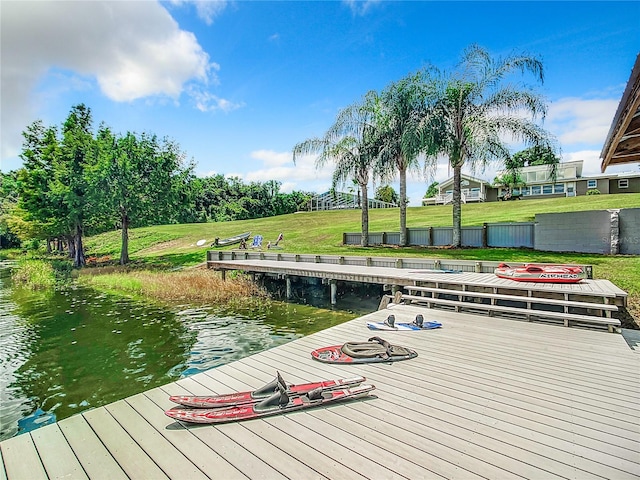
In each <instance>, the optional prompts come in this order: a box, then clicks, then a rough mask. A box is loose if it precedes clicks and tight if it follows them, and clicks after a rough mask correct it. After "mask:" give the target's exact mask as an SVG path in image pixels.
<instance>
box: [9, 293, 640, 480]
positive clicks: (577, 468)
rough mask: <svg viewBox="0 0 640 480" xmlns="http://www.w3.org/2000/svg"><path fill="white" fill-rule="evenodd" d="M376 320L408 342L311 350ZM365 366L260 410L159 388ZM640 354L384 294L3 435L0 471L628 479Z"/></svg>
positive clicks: (389, 336) (621, 343)
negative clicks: (187, 414) (334, 361)
mask: <svg viewBox="0 0 640 480" xmlns="http://www.w3.org/2000/svg"><path fill="white" fill-rule="evenodd" d="M389 313H394V315H395V316H396V321H398V322H402V321H411V320H412V319H413V318H414V317H415V315H416V314H417V313H423V314H424V315H425V319H426V320H438V321H440V322H442V324H443V327H442V328H441V329H438V330H429V331H421V332H376V333H378V334H379V336H381V337H382V338H385V339H386V340H388V341H389V342H391V343H392V344H397V345H404V346H408V347H410V348H413V349H415V350H416V351H417V352H418V354H419V356H418V357H417V358H416V359H413V360H409V361H405V362H398V363H394V364H375V365H372V364H370V365H363V366H356V365H350V366H336V365H328V364H323V363H319V362H316V361H314V360H312V359H311V357H310V354H309V353H310V351H311V350H313V349H315V348H317V347H321V346H326V345H335V344H342V343H344V342H346V341H363V340H366V339H367V338H369V337H370V336H372V334H373V333H374V332H371V331H370V330H368V329H367V328H366V326H365V323H366V321H367V320H372V321H382V320H383V319H384V318H386V316H387V315H388V314H389ZM276 371H279V372H280V373H281V374H282V375H283V377H284V378H285V379H286V380H287V381H290V382H294V383H299V382H305V381H312V380H315V379H329V378H338V377H352V376H354V375H364V376H366V377H367V379H368V383H372V384H374V385H375V386H376V387H377V389H376V390H375V391H374V392H373V393H374V395H372V396H371V398H368V399H362V400H355V401H352V402H348V403H343V404H336V405H333V406H330V407H326V408H320V409H315V410H307V411H302V412H296V413H290V414H287V415H281V416H274V417H270V418H266V419H258V420H252V421H247V422H241V423H232V424H226V425H220V426H217V427H213V426H191V427H189V426H184V425H181V424H179V423H176V422H174V421H172V420H171V419H169V418H168V417H166V416H165V415H164V413H163V411H164V409H166V408H169V407H171V406H172V405H171V404H170V402H169V400H168V396H169V395H170V394H187V393H193V394H206V393H212V392H216V393H226V392H230V391H238V390H247V389H253V388H257V387H259V386H262V385H263V384H264V383H266V382H268V381H270V380H272V378H273V377H274V375H275V372H276ZM638 405H640V355H638V354H637V353H634V352H633V350H631V348H630V347H629V346H628V345H627V343H626V342H625V340H624V338H623V336H622V335H612V334H608V333H605V332H602V331H594V330H587V329H576V328H563V327H560V326H556V325H547V324H542V323H529V322H521V321H516V320H510V319H504V318H490V317H487V316H480V315H471V314H468V313H454V312H447V311H443V310H427V309H425V308H424V307H420V306H415V305H393V304H392V305H391V306H390V307H389V309H386V310H380V311H377V312H374V313H372V314H370V315H367V316H365V317H361V318H357V319H354V320H352V321H350V322H347V323H345V324H342V325H338V326H336V327H332V328H330V329H327V330H324V331H321V332H319V333H316V334H313V335H310V336H308V337H304V338H301V339H298V340H295V341H293V342H290V343H288V344H286V345H282V346H279V347H276V348H273V349H271V350H268V351H266V352H263V353H259V354H256V355H252V356H250V357H248V358H245V359H243V360H240V361H236V362H233V363H231V364H228V365H225V366H222V367H219V368H216V369H212V370H209V371H207V372H204V373H200V374H198V375H194V376H192V377H189V378H186V379H183V380H180V381H178V382H175V383H171V384H169V385H166V386H164V387H161V388H156V389H153V390H150V391H147V392H144V393H142V394H139V395H135V396H133V397H130V398H127V399H124V400H121V401H119V402H116V403H113V404H110V405H108V406H106V407H101V408H97V409H94V410H90V411H87V412H84V413H82V414H79V415H76V416H74V417H71V418H68V419H65V420H62V421H60V422H58V423H57V424H55V425H50V426H46V427H43V428H40V429H38V430H35V431H33V432H31V433H29V434H23V435H20V436H17V437H14V438H12V439H9V440H6V441H4V442H2V443H0V453H1V454H2V463H1V464H0V479H2V480H4V479H8V480H17V479H28V480H37V479H47V478H49V479H53V478H70V479H76V478H77V479H83V478H91V479H103V478H104V479H120V478H122V479H125V478H134V479H161V478H171V479H204V478H219V479H247V478H248V479H280V478H290V479H312V478H328V479H336V478H340V479H366V478H369V479H396V478H397V479H402V478H406V479H412V480H414V479H427V478H428V479H431V478H460V479H473V478H496V479H509V478H532V479H543V478H544V479H550V478H574V479H591V478H593V479H596V478H597V479H602V478H610V479H632V478H635V479H637V478H640V409H638Z"/></svg>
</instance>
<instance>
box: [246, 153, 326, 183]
mask: <svg viewBox="0 0 640 480" xmlns="http://www.w3.org/2000/svg"><path fill="white" fill-rule="evenodd" d="M250 156H251V158H253V159H255V160H259V161H261V162H262V168H257V169H255V170H251V171H250V172H247V173H245V174H244V175H243V178H244V179H245V180H247V181H249V182H266V181H268V180H277V181H279V182H283V184H284V183H285V182H286V183H288V184H292V185H296V184H300V183H304V182H317V181H321V182H322V183H325V182H328V183H330V181H331V173H332V171H331V168H324V169H321V170H317V169H316V167H315V157H313V156H304V157H301V158H298V159H297V160H296V163H295V164H294V163H293V155H292V154H291V152H275V151H273V150H256V151H253V152H251V155H250ZM296 188H298V187H296ZM300 188H301V187H300ZM305 188H306V187H305ZM294 189H295V188H294Z"/></svg>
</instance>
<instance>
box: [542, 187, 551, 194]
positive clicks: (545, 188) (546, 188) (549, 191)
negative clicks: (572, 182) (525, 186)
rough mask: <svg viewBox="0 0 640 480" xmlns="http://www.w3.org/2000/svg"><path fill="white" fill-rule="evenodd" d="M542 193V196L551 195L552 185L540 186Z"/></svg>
mask: <svg viewBox="0 0 640 480" xmlns="http://www.w3.org/2000/svg"><path fill="white" fill-rule="evenodd" d="M542 193H543V194H544V195H548V194H550V193H553V185H543V186H542Z"/></svg>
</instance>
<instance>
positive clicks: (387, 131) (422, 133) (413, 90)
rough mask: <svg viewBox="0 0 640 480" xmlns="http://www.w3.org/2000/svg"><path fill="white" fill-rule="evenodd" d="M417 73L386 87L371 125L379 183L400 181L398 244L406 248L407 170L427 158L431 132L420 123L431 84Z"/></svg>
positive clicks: (422, 73) (431, 146)
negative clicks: (376, 140) (374, 131)
mask: <svg viewBox="0 0 640 480" xmlns="http://www.w3.org/2000/svg"><path fill="white" fill-rule="evenodd" d="M425 72H426V71H419V72H417V73H412V74H410V75H408V76H407V77H405V78H403V79H401V80H399V81H397V82H393V83H392V84H390V85H389V86H388V87H387V88H385V90H384V91H383V92H382V94H381V95H380V101H379V102H377V104H376V118H375V122H376V125H377V129H378V134H379V136H380V143H381V144H382V147H381V149H380V152H379V155H378V167H377V169H378V170H379V171H380V172H382V173H381V176H382V178H383V180H386V181H388V180H391V179H393V178H394V177H395V176H396V174H397V175H398V176H399V178H400V198H399V203H400V245H401V246H406V245H407V204H408V199H407V171H408V170H417V169H418V168H419V165H420V162H419V156H420V155H421V154H424V155H426V157H425V158H431V154H433V153H434V152H435V150H434V148H435V146H436V144H435V141H434V137H433V133H434V130H432V129H431V128H430V125H427V123H426V122H424V121H422V120H423V119H424V118H425V117H426V116H427V114H428V112H429V111H430V107H431V106H430V104H429V100H430V99H432V98H434V96H433V95H430V94H429V90H430V89H431V88H432V84H430V83H429V82H426V81H425Z"/></svg>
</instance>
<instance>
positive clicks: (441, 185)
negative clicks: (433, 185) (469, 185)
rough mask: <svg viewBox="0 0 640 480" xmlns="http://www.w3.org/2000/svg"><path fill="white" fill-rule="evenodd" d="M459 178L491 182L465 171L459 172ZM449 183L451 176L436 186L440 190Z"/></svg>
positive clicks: (451, 180)
mask: <svg viewBox="0 0 640 480" xmlns="http://www.w3.org/2000/svg"><path fill="white" fill-rule="evenodd" d="M460 178H461V179H462V180H469V181H470V182H477V183H486V184H491V182H489V181H488V180H482V179H481V178H476V177H472V176H471V175H467V174H465V173H461V174H460ZM449 184H453V177H449V178H447V179H446V180H445V181H443V182H442V183H440V184H438V188H440V189H441V190H442V187H444V186H448V185H449Z"/></svg>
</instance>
